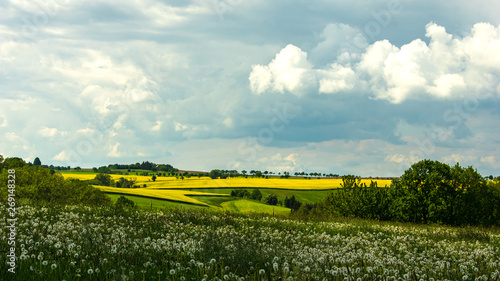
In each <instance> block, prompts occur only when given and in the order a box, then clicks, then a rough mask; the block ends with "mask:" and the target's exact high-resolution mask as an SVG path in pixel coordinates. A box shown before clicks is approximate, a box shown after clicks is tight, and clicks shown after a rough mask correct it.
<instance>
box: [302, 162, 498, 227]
mask: <svg viewBox="0 0 500 281" xmlns="http://www.w3.org/2000/svg"><path fill="white" fill-rule="evenodd" d="M342 180H343V183H342V188H341V189H338V190H336V191H332V192H330V193H329V194H328V195H327V196H326V198H325V199H324V200H323V201H321V202H318V203H317V204H315V205H314V206H312V205H311V206H309V207H308V208H307V209H303V213H310V214H316V215H328V216H342V217H360V218H367V219H378V220H393V221H402V222H414V223H442V224H448V225H484V226H489V225H500V182H498V181H497V182H494V181H487V180H486V179H485V178H483V177H482V176H481V175H480V174H479V173H478V172H477V171H476V170H474V169H473V168H472V167H467V168H464V167H460V166H459V164H458V163H457V164H456V165H455V166H453V167H450V166H449V165H447V164H444V163H440V162H438V161H431V160H423V161H420V162H418V163H415V164H413V165H412V166H411V167H410V168H409V169H408V170H406V171H405V173H404V174H403V175H402V176H401V178H400V179H397V180H393V182H392V184H391V185H390V186H388V187H378V186H377V183H376V182H373V181H372V182H371V183H370V184H369V185H366V184H364V183H361V180H360V179H359V178H358V177H355V176H344V177H342ZM301 209H302V208H301Z"/></svg>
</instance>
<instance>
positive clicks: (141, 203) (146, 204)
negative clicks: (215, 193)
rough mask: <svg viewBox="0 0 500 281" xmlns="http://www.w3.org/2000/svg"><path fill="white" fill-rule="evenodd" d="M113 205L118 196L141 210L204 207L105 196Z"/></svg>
mask: <svg viewBox="0 0 500 281" xmlns="http://www.w3.org/2000/svg"><path fill="white" fill-rule="evenodd" d="M107 195H108V196H109V197H110V198H111V201H112V202H113V203H116V200H118V198H119V197H120V196H125V197H126V198H127V199H130V200H132V201H134V203H135V204H136V206H138V207H140V208H143V209H153V210H157V209H178V208H181V209H187V210H190V209H205V208H206V207H201V206H196V205H191V204H182V203H177V202H171V201H166V200H159V199H149V198H144V197H138V196H131V195H118V194H107ZM214 198H219V197H214Z"/></svg>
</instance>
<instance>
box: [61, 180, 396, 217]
mask: <svg viewBox="0 0 500 281" xmlns="http://www.w3.org/2000/svg"><path fill="white" fill-rule="evenodd" d="M62 175H63V176H64V177H65V178H76V179H80V180H91V179H93V178H94V177H95V175H96V174H95V173H88V172H83V173H80V172H73V173H68V172H66V173H62ZM110 176H111V178H112V179H113V180H118V179H119V178H121V177H123V178H126V179H130V180H134V181H135V182H136V184H137V185H138V186H144V185H146V187H141V188H132V189H131V188H116V187H106V186H96V187H97V188H99V189H101V190H102V191H104V192H106V193H107V194H111V195H112V194H115V195H118V194H120V195H129V198H130V199H132V200H133V201H135V202H137V203H139V202H141V203H140V204H139V206H143V205H147V206H148V207H149V206H151V205H153V206H154V207H155V208H162V206H163V204H157V203H155V204H144V200H145V199H157V200H167V201H170V202H177V203H185V204H181V205H178V206H180V207H182V206H183V205H186V204H190V205H197V206H205V207H210V208H215V209H223V210H228V211H235V212H266V213H273V208H272V207H270V206H268V205H265V204H263V203H261V202H255V201H249V200H245V201H242V202H237V201H238V199H235V198H224V197H229V196H230V193H231V190H233V189H248V190H252V189H259V190H260V191H261V192H262V195H263V197H267V196H268V195H270V194H274V195H276V196H277V198H278V200H281V201H283V200H284V199H285V198H286V197H288V198H290V197H292V196H295V198H296V199H297V200H299V201H300V202H305V203H315V202H318V201H320V200H322V199H323V198H324V197H325V195H326V194H327V193H328V192H329V191H330V190H332V189H336V188H339V187H340V186H341V183H342V180H341V179H304V178H289V179H280V178H269V179H264V178H251V177H249V178H244V177H236V178H227V179H211V178H209V177H190V178H186V179H182V180H181V179H178V178H176V177H157V178H156V180H155V181H152V179H151V177H150V176H140V175H115V174H114V175H110ZM376 181H377V183H378V185H380V186H385V185H389V184H390V180H376ZM363 182H366V183H368V184H369V183H370V182H371V180H368V179H364V180H363ZM214 196H215V197H214ZM221 197H222V198H221ZM141 198H142V199H141ZM228 201H235V202H228ZM155 202H158V201H155ZM224 202H226V203H224ZM150 203H151V202H150ZM168 206H169V207H176V205H175V203H172V204H168ZM278 209H279V211H278ZM274 212H275V213H289V212H290V209H287V208H283V207H280V208H276V209H275V210H274Z"/></svg>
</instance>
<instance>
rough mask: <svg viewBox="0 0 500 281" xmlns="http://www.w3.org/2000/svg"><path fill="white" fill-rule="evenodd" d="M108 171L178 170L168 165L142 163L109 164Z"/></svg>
mask: <svg viewBox="0 0 500 281" xmlns="http://www.w3.org/2000/svg"><path fill="white" fill-rule="evenodd" d="M108 168H109V169H112V170H149V171H153V172H157V171H162V172H174V173H176V172H178V171H179V169H176V168H174V167H173V166H172V165H170V164H155V163H153V162H149V161H143V162H142V163H139V162H137V163H135V164H128V165H126V164H125V165H123V164H110V165H108Z"/></svg>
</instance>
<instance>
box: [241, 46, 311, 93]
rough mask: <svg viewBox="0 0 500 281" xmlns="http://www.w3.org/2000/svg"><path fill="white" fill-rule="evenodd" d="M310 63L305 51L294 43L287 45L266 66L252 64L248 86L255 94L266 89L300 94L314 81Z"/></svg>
mask: <svg viewBox="0 0 500 281" xmlns="http://www.w3.org/2000/svg"><path fill="white" fill-rule="evenodd" d="M311 70H312V64H311V63H310V62H309V61H308V60H307V53H306V52H304V51H302V50H301V49H300V48H298V47H296V46H294V45H291V44H290V45H287V46H286V47H285V48H283V49H282V50H281V51H280V52H279V53H278V54H277V55H276V57H275V58H274V60H273V61H272V62H271V63H269V65H267V66H262V65H254V66H253V67H252V73H251V74H250V78H249V80H250V88H251V89H252V91H253V92H254V93H256V94H261V93H262V92H264V91H266V90H268V89H269V90H271V91H275V92H280V93H284V91H288V92H291V93H294V94H298V95H300V94H301V93H302V92H303V90H304V89H306V88H307V87H309V86H311V85H312V84H314V83H315V77H314V75H313V74H312V73H311Z"/></svg>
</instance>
